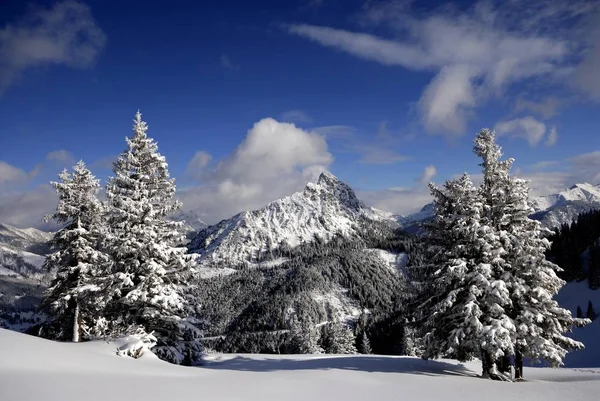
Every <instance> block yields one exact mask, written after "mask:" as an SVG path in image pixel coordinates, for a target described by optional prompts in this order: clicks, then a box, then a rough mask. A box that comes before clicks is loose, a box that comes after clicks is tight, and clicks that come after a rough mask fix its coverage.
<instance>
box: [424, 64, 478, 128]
mask: <svg viewBox="0 0 600 401" xmlns="http://www.w3.org/2000/svg"><path fill="white" fill-rule="evenodd" d="M476 77H477V73H476V71H474V70H473V69H471V68H469V67H468V66H465V65H457V66H450V67H444V68H442V70H441V71H440V72H439V74H438V75H437V76H436V77H435V78H434V79H433V81H432V82H431V83H430V84H429V85H428V86H427V88H426V89H425V91H424V92H423V95H422V96H421V99H420V100H419V108H420V111H421V115H422V119H423V123H424V124H425V127H426V128H427V130H428V131H429V132H440V131H443V130H446V131H447V132H449V133H452V134H458V135H461V134H462V133H464V132H465V127H466V123H467V120H468V117H469V116H470V115H471V114H472V108H473V107H474V106H475V93H474V92H475V91H474V87H473V83H472V80H473V79H475V78H476Z"/></svg>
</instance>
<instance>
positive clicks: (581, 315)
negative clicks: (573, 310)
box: [577, 305, 583, 319]
mask: <svg viewBox="0 0 600 401" xmlns="http://www.w3.org/2000/svg"><path fill="white" fill-rule="evenodd" d="M582 317H583V311H582V310H581V306H579V305H577V318H578V319H581V318H582Z"/></svg>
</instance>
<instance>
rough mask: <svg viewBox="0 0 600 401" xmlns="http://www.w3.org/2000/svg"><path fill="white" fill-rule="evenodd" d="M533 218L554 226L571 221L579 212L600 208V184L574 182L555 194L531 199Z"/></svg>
mask: <svg viewBox="0 0 600 401" xmlns="http://www.w3.org/2000/svg"><path fill="white" fill-rule="evenodd" d="M531 206H532V207H533V209H534V211H535V213H534V214H533V215H532V217H533V218H535V219H538V220H540V221H541V222H542V223H543V224H544V225H545V226H546V227H549V228H555V227H559V226H561V225H562V224H564V223H571V222H572V221H573V220H575V219H576V218H577V216H578V215H579V214H580V213H583V212H587V211H589V210H592V209H600V186H595V185H591V184H588V183H582V184H575V185H573V186H572V187H571V188H569V189H566V190H564V191H561V192H559V193H557V194H552V195H546V196H539V197H536V198H533V199H531Z"/></svg>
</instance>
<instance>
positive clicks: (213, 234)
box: [188, 172, 398, 264]
mask: <svg viewBox="0 0 600 401" xmlns="http://www.w3.org/2000/svg"><path fill="white" fill-rule="evenodd" d="M361 220H367V221H373V222H385V223H387V224H390V225H398V223H397V221H396V219H395V217H394V215H393V214H392V213H389V212H384V211H381V210H378V209H375V208H372V207H369V206H367V205H366V204H365V203H364V202H362V201H361V200H359V199H358V197H357V196H356V193H355V192H354V190H353V189H352V188H351V187H350V186H349V185H347V184H346V183H344V182H342V181H340V180H339V179H338V178H337V177H335V176H334V175H333V174H331V173H328V172H325V173H322V174H321V175H320V176H319V178H318V180H317V182H316V183H313V182H309V183H308V184H307V185H306V186H305V188H304V190H302V191H300V192H296V193H294V194H292V195H290V196H286V197H284V198H281V199H278V200H275V201H273V202H270V203H269V204H267V205H265V206H264V207H262V208H260V209H256V210H252V211H244V212H241V213H238V214H237V215H235V216H233V217H232V218H230V219H226V220H222V221H221V222H219V223H217V224H215V225H213V226H210V227H207V228H206V229H204V230H202V231H200V232H199V233H198V234H197V235H196V236H194V237H193V238H192V240H191V241H190V244H189V246H188V248H189V249H190V251H191V252H194V253H197V254H198V255H199V259H198V260H199V261H200V262H201V263H209V262H213V263H221V262H226V263H232V264H242V263H245V262H253V261H256V260H259V259H260V258H261V255H262V254H264V253H267V252H269V251H271V250H274V249H276V248H278V247H280V246H290V247H295V246H297V245H300V244H302V243H304V242H309V241H312V240H313V239H314V237H315V236H317V237H319V238H320V239H322V240H325V241H328V240H330V239H331V238H333V237H334V236H335V235H338V234H339V235H342V236H346V237H352V236H353V235H354V234H356V233H357V229H356V227H355V226H356V224H358V223H359V222H360V221H361Z"/></svg>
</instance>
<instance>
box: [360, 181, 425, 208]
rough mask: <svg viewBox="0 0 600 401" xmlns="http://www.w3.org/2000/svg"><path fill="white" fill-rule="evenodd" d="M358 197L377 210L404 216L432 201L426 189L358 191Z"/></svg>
mask: <svg viewBox="0 0 600 401" xmlns="http://www.w3.org/2000/svg"><path fill="white" fill-rule="evenodd" d="M357 196H358V197H359V199H361V200H363V201H364V202H366V203H367V204H368V205H371V206H373V207H376V208H377V209H381V210H385V211H387V212H392V213H395V214H402V215H408V214H411V213H416V212H418V211H419V210H421V208H422V207H423V206H425V205H426V204H427V203H429V202H431V200H432V198H431V194H430V193H429V190H428V189H427V188H426V187H419V188H388V189H382V190H379V191H361V190H358V191H357Z"/></svg>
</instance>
